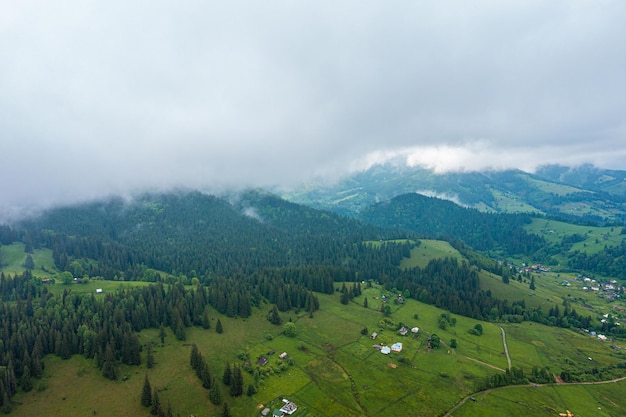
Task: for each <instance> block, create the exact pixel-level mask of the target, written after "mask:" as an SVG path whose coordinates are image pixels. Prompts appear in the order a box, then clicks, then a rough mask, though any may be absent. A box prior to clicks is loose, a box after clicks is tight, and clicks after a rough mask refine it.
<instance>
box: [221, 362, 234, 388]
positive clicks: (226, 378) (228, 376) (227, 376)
mask: <svg viewBox="0 0 626 417" xmlns="http://www.w3.org/2000/svg"><path fill="white" fill-rule="evenodd" d="M232 377H233V370H232V368H231V367H230V364H229V363H228V362H227V363H226V367H225V368H224V375H222V382H223V383H224V385H230V383H231V382H232Z"/></svg>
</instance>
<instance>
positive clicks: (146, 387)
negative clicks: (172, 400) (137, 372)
mask: <svg viewBox="0 0 626 417" xmlns="http://www.w3.org/2000/svg"><path fill="white" fill-rule="evenodd" d="M141 405H143V406H144V407H150V406H151V405H152V387H151V386H150V380H149V379H148V374H146V377H145V378H144V380H143V389H142V390H141Z"/></svg>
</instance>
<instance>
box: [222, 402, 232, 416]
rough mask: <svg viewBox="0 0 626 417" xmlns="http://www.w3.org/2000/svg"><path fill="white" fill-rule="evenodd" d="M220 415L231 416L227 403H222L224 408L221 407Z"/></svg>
mask: <svg viewBox="0 0 626 417" xmlns="http://www.w3.org/2000/svg"><path fill="white" fill-rule="evenodd" d="M222 417H231V415H230V409H229V408H228V403H224V408H223V409H222Z"/></svg>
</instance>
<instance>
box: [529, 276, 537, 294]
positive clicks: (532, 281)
mask: <svg viewBox="0 0 626 417" xmlns="http://www.w3.org/2000/svg"><path fill="white" fill-rule="evenodd" d="M529 287H530V289H531V290H533V291H534V290H535V288H536V286H535V277H534V276H533V277H532V278H531V279H530V285H529Z"/></svg>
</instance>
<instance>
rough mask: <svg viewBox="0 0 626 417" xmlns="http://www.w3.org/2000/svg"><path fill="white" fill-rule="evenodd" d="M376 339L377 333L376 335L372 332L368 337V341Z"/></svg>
mask: <svg viewBox="0 0 626 417" xmlns="http://www.w3.org/2000/svg"><path fill="white" fill-rule="evenodd" d="M377 337H378V333H376V332H373V333H372V334H371V335H370V339H372V340H374V339H376V338H377Z"/></svg>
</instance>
